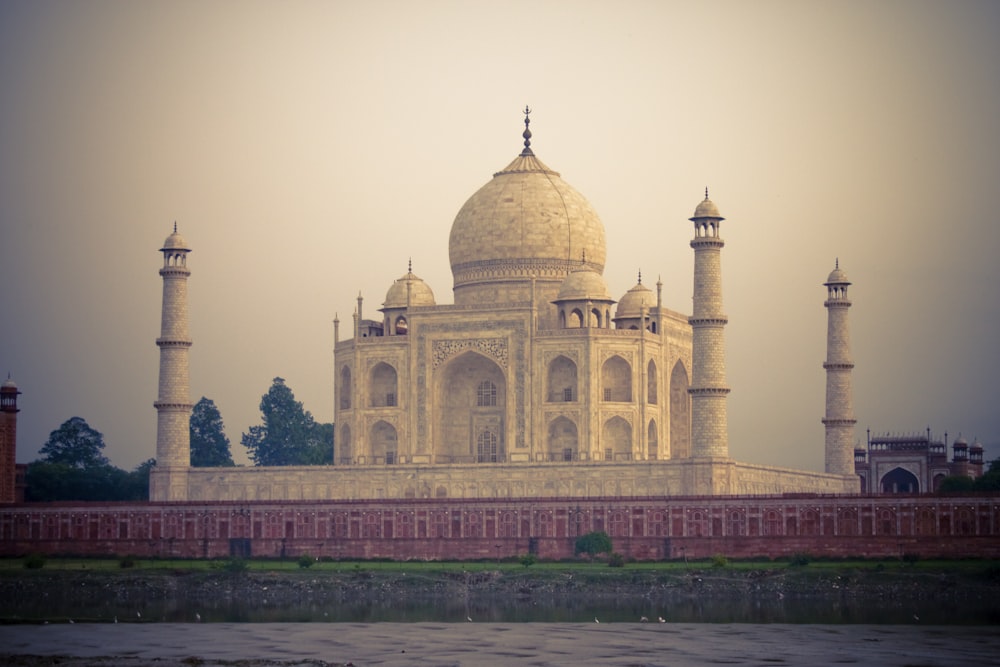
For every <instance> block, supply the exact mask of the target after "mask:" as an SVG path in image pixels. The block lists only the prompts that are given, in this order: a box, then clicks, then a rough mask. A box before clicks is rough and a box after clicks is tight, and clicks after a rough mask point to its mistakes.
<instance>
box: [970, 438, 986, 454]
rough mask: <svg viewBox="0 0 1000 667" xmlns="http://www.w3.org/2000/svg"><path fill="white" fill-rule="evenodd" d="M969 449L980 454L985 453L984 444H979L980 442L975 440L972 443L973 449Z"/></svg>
mask: <svg viewBox="0 0 1000 667" xmlns="http://www.w3.org/2000/svg"><path fill="white" fill-rule="evenodd" d="M969 449H970V450H971V451H978V452H981V451H983V443H981V442H979V441H978V440H974V441H973V442H972V446H971V447H969Z"/></svg>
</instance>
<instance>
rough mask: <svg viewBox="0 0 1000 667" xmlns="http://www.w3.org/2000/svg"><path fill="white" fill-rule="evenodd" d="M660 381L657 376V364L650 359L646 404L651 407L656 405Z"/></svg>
mask: <svg viewBox="0 0 1000 667" xmlns="http://www.w3.org/2000/svg"><path fill="white" fill-rule="evenodd" d="M659 379H660V378H659V377H658V376H657V375H656V362H655V361H654V360H652V359H650V360H649V363H648V364H647V365H646V402H647V403H649V404H650V405H656V401H657V398H658V396H657V391H656V387H657V384H658V382H659Z"/></svg>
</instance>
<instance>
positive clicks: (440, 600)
mask: <svg viewBox="0 0 1000 667" xmlns="http://www.w3.org/2000/svg"><path fill="white" fill-rule="evenodd" d="M95 565H96V564H93V563H92V564H91V567H89V568H88V567H87V563H83V565H82V566H81V567H75V568H73V569H51V568H50V567H48V566H47V567H45V568H42V569H35V570H30V569H23V568H22V569H20V570H17V569H12V568H7V569H0V623H7V624H10V623H44V622H49V623H59V622H63V623H65V622H68V621H69V620H70V619H72V620H73V621H74V622H152V621H155V622H169V621H172V622H183V621H190V622H195V621H199V620H200V621H205V622H221V621H227V620H228V621H233V620H236V621H249V622H257V621H314V620H320V621H357V620H391V621H425V620H445V621H463V620H465V619H466V618H467V617H469V616H474V617H479V618H483V619H489V620H493V621H511V620H524V621H532V620H546V621H553V620H555V621H573V620H582V619H586V618H589V614H590V610H593V609H610V610H611V611H609V612H607V613H609V614H612V616H617V617H619V618H623V619H633V620H635V619H638V618H639V617H640V616H641V615H647V616H648V615H650V614H656V615H660V614H662V613H664V612H662V611H660V610H662V609H667V610H670V611H671V612H672V613H674V614H675V618H673V619H670V620H675V621H688V620H710V621H712V620H716V621H717V620H723V621H742V620H754V621H765V622H789V621H790V622H797V621H795V620H794V619H795V615H796V614H797V613H798V611H797V610H799V609H803V608H806V607H816V606H821V607H822V606H823V605H817V603H821V602H824V601H826V602H830V603H836V605H835V606H831V605H826V607H830V608H831V609H833V610H834V612H835V613H836V615H835V616H830V617H829V618H826V617H821V618H820V622H862V623H863V622H890V623H891V622H896V621H898V620H899V619H908V618H909V616H910V615H912V613H913V612H912V611H910V610H911V609H917V608H918V607H919V608H927V607H928V605H929V603H933V604H932V605H930V609H929V610H928V613H941V614H942V615H941V616H940V617H939V618H937V619H935V621H936V622H941V623H957V624H970V623H977V622H978V619H979V618H982V621H983V622H997V621H1000V603H996V602H995V601H996V600H1000V567H997V566H996V565H995V564H993V563H991V562H975V563H971V562H957V563H951V564H948V563H940V564H922V563H921V564H905V563H890V564H886V563H868V562H861V563H836V564H830V563H823V564H811V565H802V566H792V565H788V564H773V563H768V564H761V565H759V566H754V564H746V563H740V564H732V565H728V564H727V565H724V566H718V567H713V566H712V564H711V563H700V564H691V565H686V566H681V565H678V564H663V566H662V567H656V566H648V565H646V566H641V567H640V566H626V567H623V568H609V567H607V566H599V565H591V564H585V563H547V564H544V565H543V566H542V565H540V566H537V567H535V566H533V567H527V568H526V567H521V566H518V565H517V564H514V563H505V564H498V565H492V564H483V563H475V564H468V565H467V566H466V565H463V564H426V563H409V564H408V563H393V564H386V563H377V564H376V563H372V564H365V563H354V564H342V563H338V564H335V565H333V564H331V565H329V567H327V568H324V567H322V566H319V565H318V566H316V567H311V568H302V569H281V568H277V569H259V568H260V565H259V564H256V563H255V568H254V569H249V570H243V571H227V570H226V569H223V567H221V566H220V565H219V564H209V565H206V564H204V563H200V564H199V563H191V564H189V566H188V567H176V566H175V567H166V568H156V567H152V566H150V565H148V564H147V565H146V566H144V567H142V568H141V569H131V568H126V569H120V568H119V569H111V568H100V567H95ZM712 604H715V605H716V606H718V607H720V608H723V609H726V610H732V612H733V613H734V614H735V613H736V612H738V611H739V610H740V608H741V606H743V607H749V608H750V609H749V611H750V612H752V613H754V614H757V616H754V617H743V616H730V617H724V618H722V619H703V618H702V617H692V616H690V615H689V614H688V615H685V611H686V610H687V611H691V610H693V611H694V612H699V611H701V610H702V608H703V607H704V606H706V605H712ZM865 609H869V610H875V616H874V617H872V616H870V615H869V616H863V615H860V614H861V611H854V610H862V611H863V610H865ZM882 609H884V610H886V611H885V612H884V613H883V612H880V611H878V610H882ZM969 609H975V610H977V611H976V613H977V614H979V616H974V617H970V618H968V619H966V620H963V619H960V618H957V615H958V614H960V613H961V612H962V611H967V610H969ZM410 610H412V613H410ZM428 610H431V611H432V612H433V613H434V615H433V616H428V613H429V612H428ZM845 610H846V611H845ZM895 611H898V614H899V616H897V617H893V616H892V615H891V614H890V613H889V612H895ZM251 612H255V613H256V614H257V615H253V614H251ZM873 618H874V620H873ZM802 622H809V621H808V620H804V621H802Z"/></svg>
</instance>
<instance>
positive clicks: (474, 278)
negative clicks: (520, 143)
mask: <svg viewBox="0 0 1000 667" xmlns="http://www.w3.org/2000/svg"><path fill="white" fill-rule="evenodd" d="M530 136H531V135H530V133H529V132H527V131H525V138H526V141H525V148H524V151H522V152H521V154H520V155H519V156H517V157H516V158H515V159H514V161H513V162H511V163H510V164H509V165H507V166H506V167H504V168H503V169H502V170H501V171H498V172H497V173H495V174H493V180H491V181H490V182H488V183H487V184H486V185H484V186H483V187H481V188H479V190H478V191H477V192H476V193H475V194H474V195H472V196H471V197H469V200H468V201H467V202H465V205H464V206H463V207H462V209H461V210H460V211H459V212H458V215H457V216H456V217H455V222H454V224H453V225H452V227H451V239H450V241H449V246H448V248H449V255H450V258H451V271H452V275H453V276H454V279H455V303H456V304H463V303H484V302H509V301H521V300H525V299H526V298H528V294H529V291H528V289H530V288H526V286H528V285H530V281H531V279H532V278H534V279H535V280H536V281H538V282H540V283H543V284H544V283H559V282H561V281H562V279H563V278H565V277H566V275H567V274H568V273H569V272H570V271H572V270H576V269H579V268H581V262H583V264H584V265H585V266H587V267H589V268H591V269H593V270H595V271H597V272H598V273H603V272H604V259H605V252H606V249H605V241H604V225H603V224H602V223H601V220H600V218H598V217H597V213H596V212H595V211H594V209H593V207H592V206H591V205H590V202H588V201H587V200H586V199H585V198H584V197H583V195H581V194H580V193H579V192H577V191H576V190H574V189H573V188H572V187H571V186H570V185H568V184H567V183H566V182H565V181H563V180H562V178H560V176H559V173H558V172H555V171H552V170H551V169H549V168H548V167H547V166H545V165H544V164H543V163H542V161H541V160H539V159H538V158H537V157H535V155H534V153H533V152H532V151H531V148H530V147H529V144H530V141H527V138H528V137H530ZM540 287H541V286H540ZM544 291H547V290H545V289H544V288H543V292H544Z"/></svg>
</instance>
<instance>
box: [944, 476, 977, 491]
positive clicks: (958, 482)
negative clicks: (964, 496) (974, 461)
mask: <svg viewBox="0 0 1000 667" xmlns="http://www.w3.org/2000/svg"><path fill="white" fill-rule="evenodd" d="M975 488H976V480H974V479H972V478H971V477H966V476H964V475H957V476H952V477H945V478H944V479H942V480H941V486H939V487H938V491H940V492H941V493H965V492H967V491H974V490H975Z"/></svg>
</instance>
